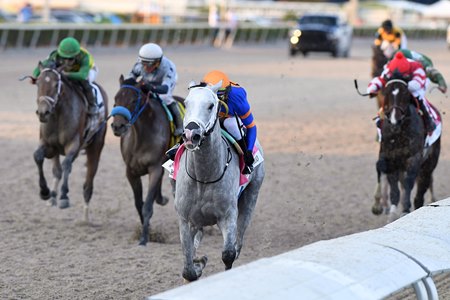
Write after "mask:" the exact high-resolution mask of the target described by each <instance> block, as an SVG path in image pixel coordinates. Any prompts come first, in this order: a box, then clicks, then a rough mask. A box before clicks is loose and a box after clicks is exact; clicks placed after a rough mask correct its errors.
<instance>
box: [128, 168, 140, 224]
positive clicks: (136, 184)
mask: <svg viewBox="0 0 450 300" xmlns="http://www.w3.org/2000/svg"><path fill="white" fill-rule="evenodd" d="M127 179H128V182H129V183H130V186H131V189H132V190H133V196H134V206H135V207H136V210H137V212H138V214H139V219H140V221H141V224H143V223H144V218H143V217H142V206H143V203H144V202H143V201H142V181H141V177H139V176H137V175H134V174H132V172H131V170H130V168H129V167H127Z"/></svg>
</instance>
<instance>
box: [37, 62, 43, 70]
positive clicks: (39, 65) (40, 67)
mask: <svg viewBox="0 0 450 300" xmlns="http://www.w3.org/2000/svg"><path fill="white" fill-rule="evenodd" d="M38 67H39V70H42V69H43V68H44V65H43V64H42V61H39V63H38Z"/></svg>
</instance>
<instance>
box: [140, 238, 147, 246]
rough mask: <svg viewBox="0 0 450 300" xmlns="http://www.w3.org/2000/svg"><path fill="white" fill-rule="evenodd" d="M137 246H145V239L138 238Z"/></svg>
mask: <svg viewBox="0 0 450 300" xmlns="http://www.w3.org/2000/svg"><path fill="white" fill-rule="evenodd" d="M139 246H147V239H145V238H141V239H140V240H139Z"/></svg>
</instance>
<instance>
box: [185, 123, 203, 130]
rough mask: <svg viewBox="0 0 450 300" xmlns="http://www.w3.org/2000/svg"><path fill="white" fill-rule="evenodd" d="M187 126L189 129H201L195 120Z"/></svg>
mask: <svg viewBox="0 0 450 300" xmlns="http://www.w3.org/2000/svg"><path fill="white" fill-rule="evenodd" d="M185 128H186V129H189V130H194V129H200V126H199V125H198V124H197V123H195V122H189V124H187V125H186V127H185Z"/></svg>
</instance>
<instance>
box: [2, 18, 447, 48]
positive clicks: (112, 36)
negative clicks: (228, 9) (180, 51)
mask: <svg viewBox="0 0 450 300" xmlns="http://www.w3.org/2000/svg"><path fill="white" fill-rule="evenodd" d="M290 29H291V26H290V25H288V24H278V25H274V26H270V27H265V26H257V25H242V26H239V27H238V28H237V29H236V30H235V31H234V32H232V35H231V36H230V37H231V39H232V42H233V43H236V44H240V43H275V42H280V41H286V42H287V40H288V35H289V30H290ZM225 32H226V28H225V27H220V28H217V29H215V28H211V27H209V26H208V24H203V23H201V24H173V25H143V24H123V25H110V24H96V25H88V24H86V25H78V24H65V25H61V24H56V25H51V24H49V25H27V24H25V25H20V24H0V49H2V50H5V49H10V48H13V49H20V48H37V47H56V46H57V45H58V43H59V41H60V40H61V39H62V38H64V37H67V36H73V37H75V38H77V39H78V40H79V41H80V42H81V44H82V45H85V46H89V47H132V46H140V45H142V44H144V43H146V42H148V41H152V42H155V43H158V44H161V45H163V46H166V45H180V44H186V45H189V44H205V45H207V44H213V43H214V40H215V38H216V37H217V36H219V37H224V36H225ZM375 32H376V28H375V27H357V28H354V30H353V35H354V36H355V37H372V36H374V33H375ZM405 32H406V35H407V37H408V38H434V39H441V38H442V39H445V37H446V31H445V30H443V29H420V28H417V29H413V28H409V29H407V30H405Z"/></svg>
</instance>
